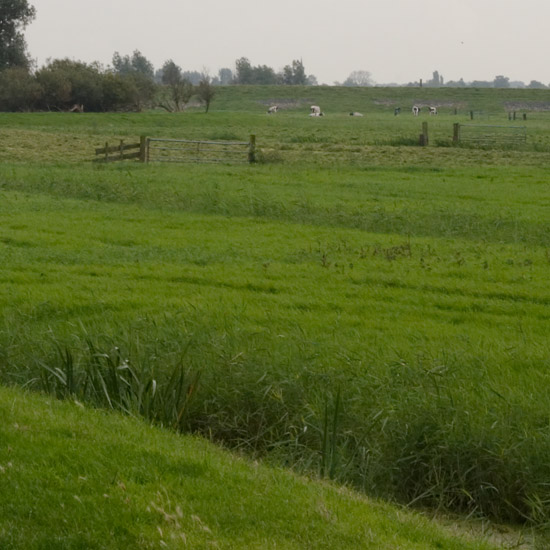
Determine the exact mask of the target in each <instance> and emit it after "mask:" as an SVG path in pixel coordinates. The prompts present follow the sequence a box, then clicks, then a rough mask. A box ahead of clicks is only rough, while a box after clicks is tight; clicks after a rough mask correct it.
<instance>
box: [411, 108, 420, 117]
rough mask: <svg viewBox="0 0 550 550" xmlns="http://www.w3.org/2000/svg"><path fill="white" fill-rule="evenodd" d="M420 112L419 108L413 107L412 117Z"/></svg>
mask: <svg viewBox="0 0 550 550" xmlns="http://www.w3.org/2000/svg"><path fill="white" fill-rule="evenodd" d="M419 112H420V107H418V105H413V108H412V113H413V115H414V116H418V113H419Z"/></svg>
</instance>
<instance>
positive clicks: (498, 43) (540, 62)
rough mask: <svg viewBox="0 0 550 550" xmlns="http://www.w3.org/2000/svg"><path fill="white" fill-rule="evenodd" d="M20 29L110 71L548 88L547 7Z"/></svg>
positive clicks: (142, 7) (485, 5)
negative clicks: (114, 65) (223, 71)
mask: <svg viewBox="0 0 550 550" xmlns="http://www.w3.org/2000/svg"><path fill="white" fill-rule="evenodd" d="M29 4H31V5H33V6H34V7H35V8H36V11H37V15H36V19H35V20H34V21H33V22H32V23H31V24H30V25H29V26H28V27H27V28H26V29H25V31H24V34H25V38H26V40H27V45H28V50H29V53H30V55H31V57H32V58H33V59H35V60H36V61H37V62H38V65H39V66H42V65H44V64H45V63H46V62H47V60H48V59H49V58H51V59H57V58H65V57H67V58H70V59H73V60H78V61H84V62H93V61H99V62H100V63H102V64H104V65H109V64H111V61H112V58H113V53H114V52H119V53H120V54H121V55H122V56H124V55H131V54H132V52H133V51H134V50H139V51H140V52H141V53H142V54H143V55H144V56H145V57H146V58H147V59H149V61H151V62H152V63H153V65H154V66H155V69H158V68H160V67H161V66H162V65H163V63H164V62H165V61H166V60H168V59H172V60H173V61H174V62H175V63H176V64H177V65H179V66H180V67H181V68H182V69H183V70H184V71H192V70H196V71H201V72H202V71H205V70H206V71H208V72H209V74H210V75H211V76H215V75H217V73H218V70H219V69H220V68H223V67H229V68H230V69H234V67H235V60H236V59H238V58H240V57H247V58H248V59H249V60H250V62H251V63H252V65H268V66H270V67H273V68H274V69H275V70H276V71H278V70H280V69H282V68H283V67H284V66H285V65H288V64H291V63H292V60H294V59H301V60H302V62H303V64H304V66H305V69H306V73H307V74H313V75H315V76H316V77H317V80H318V82H319V83H320V84H333V83H335V82H342V81H344V80H345V79H346V78H347V77H348V76H349V74H350V73H351V72H353V71H358V70H361V71H368V72H370V73H371V75H372V78H373V80H374V81H375V82H376V83H377V84H389V83H399V84H405V83H408V82H415V81H418V80H419V79H423V80H424V81H427V80H429V79H431V78H432V74H433V72H434V71H436V70H437V71H438V72H439V74H440V75H442V76H443V78H444V79H445V81H449V80H459V79H460V78H463V79H464V80H465V81H466V82H469V81H473V80H493V79H494V77H495V76H497V75H504V76H506V77H508V78H510V80H511V81H523V82H525V83H526V84H528V83H529V82H530V81H531V80H538V81H540V82H543V83H544V84H549V83H550V62H549V60H548V53H549V52H550V32H549V30H548V21H549V20H550V1H548V0H522V1H519V0H414V1H412V0H277V1H275V2H274V1H269V2H268V1H267V0H154V1H151V0H115V1H113V0H94V1H93V2H89V1H86V2H82V1H81V0H76V1H72V2H68V1H67V0H29Z"/></svg>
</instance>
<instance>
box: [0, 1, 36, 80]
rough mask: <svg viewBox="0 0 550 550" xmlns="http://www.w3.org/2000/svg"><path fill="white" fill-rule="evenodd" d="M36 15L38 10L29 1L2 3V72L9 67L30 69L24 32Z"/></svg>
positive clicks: (0, 13) (0, 53)
mask: <svg viewBox="0 0 550 550" xmlns="http://www.w3.org/2000/svg"><path fill="white" fill-rule="evenodd" d="M35 15H36V10H35V9H34V7H33V6H30V5H29V3H28V2H27V0H1V1H0V71H2V70H4V69H6V68H8V67H29V65H30V61H29V57H28V55H27V43H26V42H25V38H24V36H23V33H22V30H23V29H24V28H25V27H26V26H27V25H28V24H29V23H30V22H31V21H32V20H33V19H34V17H35Z"/></svg>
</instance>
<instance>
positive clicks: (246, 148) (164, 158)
mask: <svg viewBox="0 0 550 550" xmlns="http://www.w3.org/2000/svg"><path fill="white" fill-rule="evenodd" d="M146 151H147V154H146V159H145V161H146V162H192V163H231V164H232V163H246V162H255V161H256V136H250V141H206V140H190V139H163V138H147V142H146Z"/></svg>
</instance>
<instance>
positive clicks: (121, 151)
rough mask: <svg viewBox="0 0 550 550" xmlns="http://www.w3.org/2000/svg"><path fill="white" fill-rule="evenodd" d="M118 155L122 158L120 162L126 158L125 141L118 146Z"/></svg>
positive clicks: (121, 141)
mask: <svg viewBox="0 0 550 550" xmlns="http://www.w3.org/2000/svg"><path fill="white" fill-rule="evenodd" d="M118 154H119V156H120V160H122V158H123V156H124V140H123V139H121V140H120V145H119V146H118Z"/></svg>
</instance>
